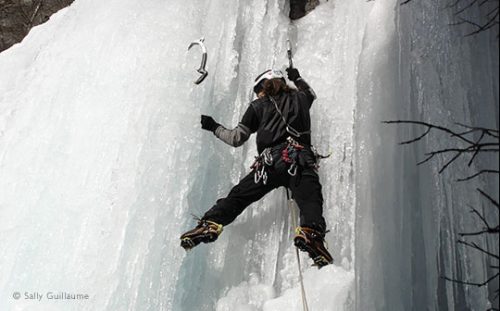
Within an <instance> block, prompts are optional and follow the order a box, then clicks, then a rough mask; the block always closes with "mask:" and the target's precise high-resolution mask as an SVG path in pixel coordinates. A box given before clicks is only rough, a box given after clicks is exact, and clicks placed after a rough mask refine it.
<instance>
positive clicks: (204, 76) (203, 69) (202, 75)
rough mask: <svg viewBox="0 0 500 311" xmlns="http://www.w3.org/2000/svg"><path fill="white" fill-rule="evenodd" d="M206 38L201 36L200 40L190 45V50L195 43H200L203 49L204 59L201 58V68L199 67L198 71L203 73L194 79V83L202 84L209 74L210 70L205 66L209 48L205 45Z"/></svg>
mask: <svg viewBox="0 0 500 311" xmlns="http://www.w3.org/2000/svg"><path fill="white" fill-rule="evenodd" d="M204 42H205V38H201V39H200V40H197V41H194V42H191V44H190V45H189V47H188V51H189V50H190V49H191V48H192V47H193V46H195V45H199V46H200V47H201V51H202V52H203V55H202V59H201V65H200V68H198V69H197V70H196V71H198V73H200V74H201V76H200V77H199V78H198V79H197V80H196V81H194V84H200V83H201V82H203V80H205V78H206V77H207V76H208V71H207V70H206V69H205V66H206V65H207V55H208V54H207V48H206V47H205V44H204Z"/></svg>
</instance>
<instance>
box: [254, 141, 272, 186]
mask: <svg viewBox="0 0 500 311" xmlns="http://www.w3.org/2000/svg"><path fill="white" fill-rule="evenodd" d="M272 165H273V155H272V153H271V148H266V149H264V151H262V153H261V154H260V155H259V156H257V157H255V161H254V162H253V164H252V166H250V168H251V169H252V170H254V171H255V174H254V182H255V183H256V184H258V183H259V182H260V181H261V180H262V183H263V184H264V185H266V184H267V172H266V167H267V166H272Z"/></svg>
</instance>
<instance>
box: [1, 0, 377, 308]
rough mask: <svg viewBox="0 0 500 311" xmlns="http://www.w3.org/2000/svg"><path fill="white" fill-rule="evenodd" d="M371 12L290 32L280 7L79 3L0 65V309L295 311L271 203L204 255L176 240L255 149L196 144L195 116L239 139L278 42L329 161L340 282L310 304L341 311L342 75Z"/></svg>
mask: <svg viewBox="0 0 500 311" xmlns="http://www.w3.org/2000/svg"><path fill="white" fill-rule="evenodd" d="M370 7H371V4H367V3H364V2H358V3H347V2H339V3H336V2H334V1H330V2H324V3H322V4H321V5H320V6H319V7H318V8H317V10H316V11H315V12H313V13H312V14H310V15H309V16H308V17H306V18H304V19H303V20H301V21H300V22H298V23H297V24H296V25H295V26H291V25H290V23H289V20H288V18H287V4H286V2H285V1H283V0H280V1H276V0H270V1H259V2H257V1H254V2H248V1H235V0H227V1H209V2H207V1H201V0H200V1H160V0H156V1H147V2H143V1H139V2H138V1H131V0H130V1H128V0H127V1H123V0H120V1H105V2H103V1H96V0H78V1H75V3H74V4H73V5H72V6H70V7H69V8H67V9H65V10H63V11H61V12H59V13H58V14H56V15H55V16H53V17H52V18H51V20H50V21H49V22H48V23H46V24H44V25H42V26H40V27H36V28H34V29H33V30H32V31H31V32H30V34H29V35H28V37H27V38H26V39H25V40H24V41H23V42H22V43H21V44H18V45H16V46H14V47H12V48H11V49H9V50H7V51H5V52H4V53H2V54H0V68H1V69H0V70H1V72H2V76H1V79H0V81H1V82H0V103H1V106H0V107H1V108H0V109H1V110H0V120H1V122H0V175H1V176H2V178H1V179H0V230H1V234H0V252H1V253H0V254H1V256H0V258H1V261H0V275H2V278H0V293H1V297H0V309H2V310H48V309H50V310H179V311H180V310H186V311H191V310H226V309H227V308H231V310H279V309H284V308H286V309H288V310H298V309H299V308H300V307H301V302H300V299H299V297H300V296H299V295H298V279H297V277H298V271H297V267H296V262H295V258H294V248H293V247H292V242H291V232H290V231H291V226H290V221H289V211H288V210H287V208H286V205H285V202H284V193H283V191H282V190H278V191H275V192H274V193H273V194H270V195H269V196H267V197H266V198H265V199H264V200H263V201H262V202H260V203H258V204H255V205H253V206H252V207H251V208H250V209H249V210H248V211H247V212H245V213H244V214H243V215H242V216H241V218H239V219H238V220H237V221H236V222H235V223H234V224H232V225H231V226H228V227H226V228H225V231H224V233H223V235H222V236H221V238H220V239H219V240H218V241H217V243H215V244H213V245H209V246H208V245H207V246H205V245H203V246H200V247H198V248H196V249H195V250H193V251H192V252H190V253H188V254H185V252H184V250H182V249H181V248H180V247H179V240H178V236H179V235H180V234H181V233H182V232H183V231H185V230H186V229H188V228H190V227H191V226H193V225H194V224H195V221H194V220H193V219H192V218H191V213H193V214H197V215H200V214H202V213H203V212H204V211H205V210H206V209H208V208H209V207H211V205H212V204H213V203H214V202H215V200H216V199H217V198H218V197H220V196H223V195H225V194H226V193H227V192H228V191H229V189H230V187H231V186H232V185H233V184H234V183H236V182H237V181H238V180H239V179H240V178H241V177H242V176H244V174H246V173H248V171H249V169H248V167H249V166H250V164H251V162H252V159H253V156H254V155H255V153H256V150H255V147H254V140H253V139H252V140H251V141H250V142H249V143H247V145H246V146H245V147H243V148H239V149H234V148H231V147H228V146H226V145H224V144H223V143H221V142H219V141H216V139H215V137H213V135H211V134H210V133H207V132H202V131H201V130H200V128H199V127H200V126H199V115H200V114H201V113H205V114H211V115H213V116H214V117H215V118H216V119H217V120H218V121H220V122H221V123H223V124H225V125H227V126H232V125H233V126H234V125H236V124H237V122H238V120H239V118H240V117H241V114H242V112H243V111H244V110H245V109H246V106H247V104H248V102H249V101H250V100H251V97H250V96H251V94H250V93H249V91H250V89H251V86H252V81H253V78H254V77H255V76H256V75H257V74H259V73H260V72H262V71H263V70H265V69H267V68H269V67H271V66H275V67H278V68H280V67H282V66H284V65H286V64H287V59H286V51H285V46H286V44H285V41H286V39H287V38H291V39H292V40H293V41H294V42H295V43H296V45H295V47H294V49H295V51H296V53H295V58H294V61H295V64H296V66H297V67H298V68H299V69H300V70H301V73H302V75H303V76H304V77H305V78H306V79H307V80H308V81H309V82H310V83H311V85H313V86H314V88H315V90H316V92H317V93H318V96H319V98H318V100H317V102H316V103H315V107H314V108H313V111H312V113H313V119H314V124H313V131H314V141H315V143H316V144H317V146H318V148H319V150H321V151H323V152H325V153H326V152H328V151H332V152H333V155H332V157H331V159H329V160H327V161H325V162H323V165H322V172H321V179H322V182H323V186H324V197H325V217H326V218H327V221H328V224H329V227H330V228H331V230H332V233H330V234H329V235H328V238H327V240H328V243H329V244H330V248H331V250H332V253H333V255H334V257H335V259H336V266H332V267H327V268H325V269H324V270H322V271H321V273H319V272H318V271H315V270H314V268H310V267H308V264H305V265H304V266H303V269H304V273H305V282H306V285H307V290H308V294H309V304H310V306H311V308H312V310H320V309H321V310H340V309H343V308H344V307H345V308H351V307H352V305H353V299H354V291H353V289H354V202H355V200H354V188H353V176H354V175H353V174H354V170H353V169H354V168H353V150H354V149H353V128H354V127H353V122H354V108H355V105H356V74H357V66H358V55H359V54H360V52H361V39H362V36H363V32H364V29H365V27H364V24H365V22H364V16H365V15H366V14H367V12H368V11H369V9H370ZM353 17H355V18H353ZM201 36H204V37H205V38H206V45H207V48H208V51H209V60H208V70H209V72H210V75H209V77H208V78H207V80H206V81H205V82H204V83H203V84H202V85H200V86H195V85H194V84H193V83H192V81H193V80H194V79H195V78H196V77H197V74H196V72H195V70H194V69H195V68H196V67H197V66H198V64H199V61H200V56H199V53H198V52H196V48H195V49H194V51H192V52H190V53H187V46H188V45H189V43H190V42H191V41H193V40H196V39H198V38H200V37H201ZM302 261H303V262H304V263H305V262H308V258H307V257H306V256H302ZM309 264H310V262H309ZM16 291H18V292H20V293H21V295H22V296H21V299H19V300H15V299H14V298H13V297H12V295H13V293H14V292H16ZM48 291H53V292H59V291H64V292H69V293H82V294H88V295H89V296H90V298H89V299H88V300H85V301H54V300H48V299H47V297H46V294H47V292H48ZM25 292H28V293H34V292H39V293H41V294H42V295H44V297H43V298H42V300H41V301H40V302H37V301H32V300H28V299H25V297H24V293H25Z"/></svg>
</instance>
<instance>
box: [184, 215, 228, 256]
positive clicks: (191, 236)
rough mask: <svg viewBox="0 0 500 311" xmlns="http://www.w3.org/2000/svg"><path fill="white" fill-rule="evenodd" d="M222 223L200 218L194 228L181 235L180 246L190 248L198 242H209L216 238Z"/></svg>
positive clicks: (220, 231)
mask: <svg viewBox="0 0 500 311" xmlns="http://www.w3.org/2000/svg"><path fill="white" fill-rule="evenodd" d="M222 228H223V227H222V225H220V224H218V223H215V222H213V221H209V220H200V221H198V225H197V226H196V228H194V229H192V230H189V231H188V232H186V233H184V234H183V235H181V246H182V247H183V248H184V249H185V250H190V249H192V248H193V247H195V246H196V245H198V244H200V243H202V242H203V243H210V242H214V241H215V240H217V238H218V237H219V234H221V233H222Z"/></svg>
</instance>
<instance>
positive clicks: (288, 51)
mask: <svg viewBox="0 0 500 311" xmlns="http://www.w3.org/2000/svg"><path fill="white" fill-rule="evenodd" d="M287 44H288V48H287V51H286V52H287V54H288V67H290V68H293V60H292V43H291V42H290V40H287Z"/></svg>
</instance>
